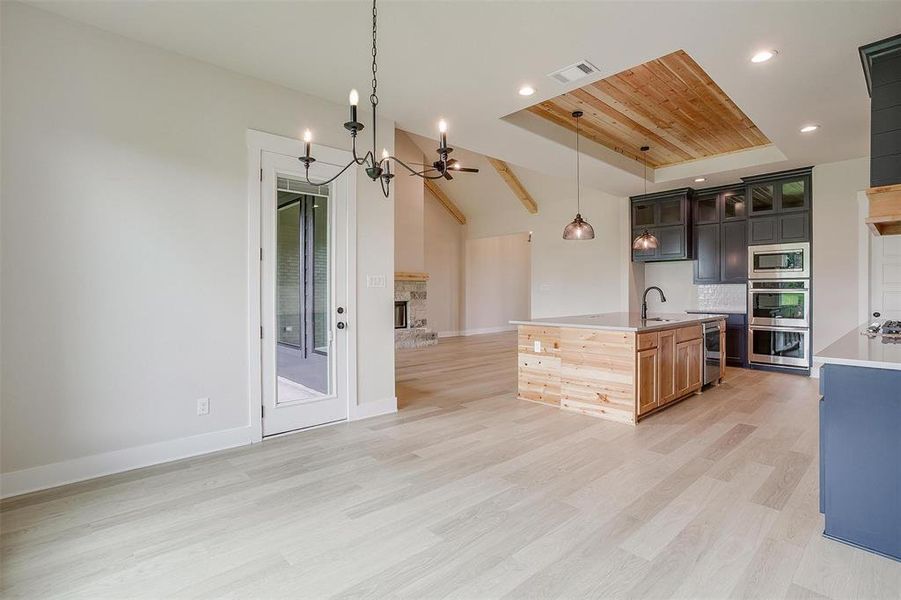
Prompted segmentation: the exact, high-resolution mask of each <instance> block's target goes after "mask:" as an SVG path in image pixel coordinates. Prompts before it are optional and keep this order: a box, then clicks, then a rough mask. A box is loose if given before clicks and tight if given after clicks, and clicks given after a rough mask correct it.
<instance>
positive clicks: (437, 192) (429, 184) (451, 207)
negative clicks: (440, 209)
mask: <svg viewBox="0 0 901 600" xmlns="http://www.w3.org/2000/svg"><path fill="white" fill-rule="evenodd" d="M423 181H425V189H427V190H428V191H430V192H432V195H433V196H435V198H437V199H438V202H440V203H441V204H442V205H443V206H444V208H446V209H447V212H449V213H450V214H451V216H453V217H454V218H455V219H456V220H457V222H458V223H459V224H460V225H466V215H464V214H463V211H462V210H460V209H459V207H457V205H456V204H454V201H453V200H451V199H450V198H449V197H448V196H447V194H445V193H444V190H442V189H441V188H440V187H438V184H437V183H435V182H434V181H433V180H431V179H425V180H423Z"/></svg>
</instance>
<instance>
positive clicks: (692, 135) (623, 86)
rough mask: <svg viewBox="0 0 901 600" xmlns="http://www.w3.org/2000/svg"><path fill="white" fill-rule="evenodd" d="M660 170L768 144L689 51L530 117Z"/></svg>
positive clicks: (571, 95) (547, 104)
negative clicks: (578, 114) (576, 115)
mask: <svg viewBox="0 0 901 600" xmlns="http://www.w3.org/2000/svg"><path fill="white" fill-rule="evenodd" d="M577 109H578V110H582V111H583V112H584V113H585V115H584V116H583V117H582V120H581V125H580V127H581V130H582V132H583V134H584V135H585V137H587V138H589V139H592V140H594V141H595V142H597V143H599V144H601V145H603V146H606V147H607V148H610V149H611V150H614V151H616V152H619V153H621V154H624V155H626V156H628V157H630V158H633V159H635V160H638V161H641V160H642V156H641V151H640V150H639V148H640V147H641V146H650V150H649V151H648V153H647V161H648V165H649V166H651V167H654V168H657V167H665V166H669V165H675V164H679V163H684V162H688V161H692V160H697V159H702V158H710V157H713V156H718V155H721V154H728V153H730V152H738V151H741V150H749V149H751V148H757V147H760V146H767V145H769V144H770V140H769V139H767V137H766V136H765V135H764V134H763V133H762V132H761V131H760V129H758V128H757V125H755V124H754V123H753V122H752V121H751V119H749V118H748V116H747V115H745V114H744V113H743V112H742V110H741V109H740V108H739V107H738V106H737V105H736V104H735V102H733V101H732V100H731V99H730V98H729V96H727V95H726V93H725V92H723V90H722V89H720V87H719V86H718V85H717V84H716V82H714V81H713V79H711V78H710V76H709V75H707V73H705V72H704V69H702V68H701V67H700V66H699V65H698V63H696V62H695V61H694V60H692V58H691V57H690V56H689V55H688V54H687V53H686V52H685V51H684V50H677V51H676V52H673V53H672V54H667V55H666V56H662V57H660V58H657V59H654V60H651V61H648V62H646V63H643V64H641V65H638V66H637V67H632V68H631V69H626V70H625V71H622V72H620V73H617V74H616V75H611V76H610V77H607V78H605V79H601V80H600V81H596V82H594V83H590V84H588V85H586V86H583V87H581V88H578V89H575V90H572V91H570V92H567V93H565V94H561V95H560V96H557V97H555V98H551V99H549V100H546V101H544V102H541V103H539V104H536V105H535V106H531V107H529V108H527V109H526V110H528V111H530V112H532V113H535V114H537V115H539V116H541V117H543V118H545V119H547V120H549V121H552V122H554V123H556V124H558V125H562V126H564V127H567V128H569V129H575V124H574V120H573V118H572V116H571V115H572V112H573V111H574V110H577Z"/></svg>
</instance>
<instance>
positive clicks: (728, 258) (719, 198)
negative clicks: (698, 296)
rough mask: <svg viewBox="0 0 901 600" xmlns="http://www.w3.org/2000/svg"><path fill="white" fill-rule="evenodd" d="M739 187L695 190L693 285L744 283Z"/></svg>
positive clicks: (745, 247)
mask: <svg viewBox="0 0 901 600" xmlns="http://www.w3.org/2000/svg"><path fill="white" fill-rule="evenodd" d="M745 212H746V206H745V190H744V188H743V187H739V188H735V187H728V188H726V187H723V188H714V189H710V190H702V191H698V192H696V193H695V199H694V201H693V203H692V216H693V218H694V223H695V226H694V257H695V264H694V278H693V281H694V283H695V284H710V283H744V282H746V281H747V280H748V276H747V271H748V269H747V260H748V259H747V254H748V243H747V223H746V220H745V218H744V215H745Z"/></svg>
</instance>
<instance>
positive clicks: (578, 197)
mask: <svg viewBox="0 0 901 600" xmlns="http://www.w3.org/2000/svg"><path fill="white" fill-rule="evenodd" d="M579 137H581V136H580V135H579V117H576V214H582V199H581V195H582V181H581V179H580V169H579V162H580V161H579Z"/></svg>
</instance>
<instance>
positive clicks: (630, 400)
mask: <svg viewBox="0 0 901 600" xmlns="http://www.w3.org/2000/svg"><path fill="white" fill-rule="evenodd" d="M725 317H726V315H721V314H659V315H652V316H650V317H649V318H648V319H642V318H641V317H640V315H639V314H638V313H603V314H597V315H578V316H569V317H551V318H545V319H533V320H529V321H511V323H512V324H514V325H517V326H518V329H519V335H518V349H519V358H518V361H519V362H518V369H519V386H518V388H519V392H518V397H519V398H520V399H522V400H529V401H532V402H541V403H543V404H549V405H551V406H557V407H559V408H561V409H563V410H570V411H575V412H579V413H582V414H586V415H591V416H594V417H599V418H602V419H607V420H611V421H618V422H620V423H628V424H631V425H634V424H636V423H637V422H638V421H639V420H640V419H643V418H644V417H646V416H648V415H650V414H652V413H654V412H656V411H658V410H661V409H663V408H665V407H667V406H670V405H671V404H673V403H675V402H677V401H679V400H682V399H684V398H686V397H688V396H690V395H692V394H694V393H698V392H700V390H701V386H702V384H703V369H704V341H703V338H702V332H703V328H702V324H703V323H706V322H710V321H718V322H720V344H719V348H720V353H721V355H720V357H719V359H720V360H719V365H720V373H719V378H718V379H719V380H721V379H722V377H723V376H724V373H725V371H724V369H725V367H724V366H723V365H725V360H724V356H723V355H722V353H723V349H724V348H725V341H724V340H723V337H724V336H725Z"/></svg>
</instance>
